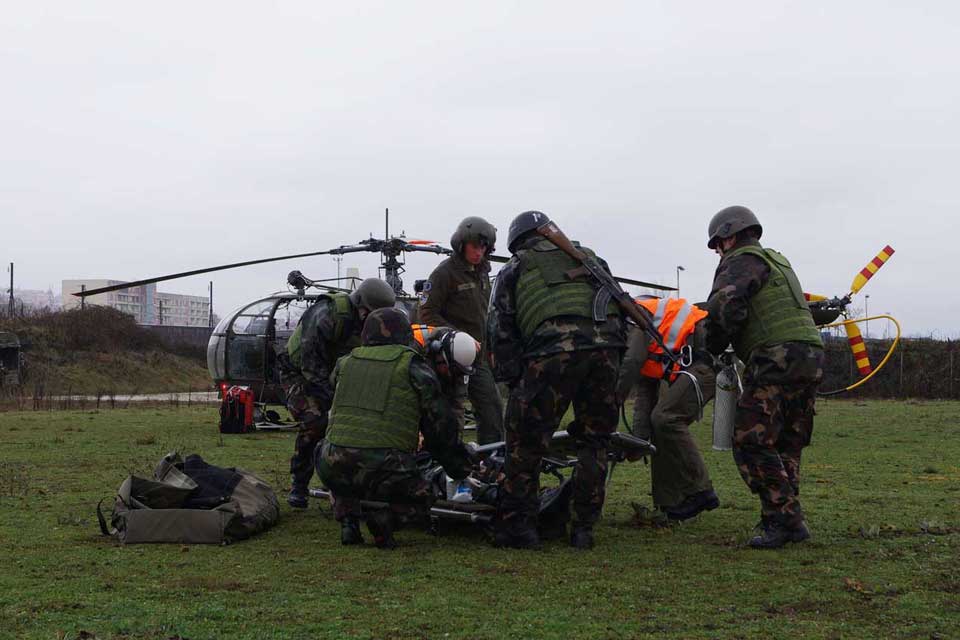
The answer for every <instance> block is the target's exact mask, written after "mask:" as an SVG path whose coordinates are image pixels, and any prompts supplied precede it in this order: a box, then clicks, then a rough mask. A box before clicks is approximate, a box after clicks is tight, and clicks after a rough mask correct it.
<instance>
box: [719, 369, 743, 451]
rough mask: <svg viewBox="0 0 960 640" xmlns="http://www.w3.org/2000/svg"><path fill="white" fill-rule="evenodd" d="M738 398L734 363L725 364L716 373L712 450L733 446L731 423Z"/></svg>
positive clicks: (738, 384)
mask: <svg viewBox="0 0 960 640" xmlns="http://www.w3.org/2000/svg"><path fill="white" fill-rule="evenodd" d="M739 398H740V380H739V378H738V377H737V368H736V365H734V364H729V365H726V366H725V367H723V368H722V369H720V373H718V374H717V395H716V399H715V400H714V402H713V450H714V451H730V450H731V449H732V448H733V424H734V420H735V418H736V415H737V400H738V399H739Z"/></svg>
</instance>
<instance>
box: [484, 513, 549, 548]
mask: <svg viewBox="0 0 960 640" xmlns="http://www.w3.org/2000/svg"><path fill="white" fill-rule="evenodd" d="M492 542H493V546H495V547H497V548H500V549H540V548H541V545H540V535H539V534H538V533H537V527H536V525H535V524H534V523H533V522H531V521H530V519H529V518H524V517H514V518H511V519H509V520H497V522H496V523H495V524H494V530H493V541H492Z"/></svg>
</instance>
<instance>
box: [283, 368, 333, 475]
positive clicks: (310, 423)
mask: <svg viewBox="0 0 960 640" xmlns="http://www.w3.org/2000/svg"><path fill="white" fill-rule="evenodd" d="M287 409H288V410H289V411H290V416H291V417H292V418H293V419H294V420H296V421H297V422H299V423H300V430H299V432H298V433H297V439H296V441H295V442H294V445H293V456H292V457H291V458H290V475H291V476H292V478H293V483H294V484H295V485H300V486H302V487H304V488H305V487H307V486H308V485H309V484H310V478H312V477H313V452H314V449H316V447H317V444H318V443H319V442H320V441H321V440H323V437H324V436H325V435H326V433H327V412H326V411H325V410H324V409H323V407H321V406H320V403H319V402H318V400H317V399H316V398H314V397H313V396H309V395H307V394H306V393H305V392H304V390H303V386H302V385H301V384H299V383H294V384H293V385H291V386H290V389H289V391H287Z"/></svg>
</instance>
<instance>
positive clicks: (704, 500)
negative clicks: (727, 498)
mask: <svg viewBox="0 0 960 640" xmlns="http://www.w3.org/2000/svg"><path fill="white" fill-rule="evenodd" d="M719 506H720V499H719V498H718V497H717V494H716V493H715V492H714V491H713V489H707V490H706V491H698V492H697V493H694V494H692V495H689V496H687V497H686V498H684V499H683V502H681V503H680V504H678V505H676V506H675V507H667V508H665V509H664V512H665V513H666V514H667V517H668V518H670V519H671V520H681V521H682V520H689V519H690V518H693V517H694V516H697V515H699V514H700V513H702V512H704V511H713V510H714V509H716V508H717V507H719Z"/></svg>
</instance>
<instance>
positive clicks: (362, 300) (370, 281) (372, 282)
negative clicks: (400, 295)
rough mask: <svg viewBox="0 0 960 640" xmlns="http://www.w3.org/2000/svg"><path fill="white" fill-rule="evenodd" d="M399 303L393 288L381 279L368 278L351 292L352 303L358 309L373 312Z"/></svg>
mask: <svg viewBox="0 0 960 640" xmlns="http://www.w3.org/2000/svg"><path fill="white" fill-rule="evenodd" d="M396 301H397V294H396V293H394V292H393V288H392V287H391V286H390V285H388V284H387V283H386V282H384V281H383V280H381V279H380V278H367V279H366V280H364V281H363V282H361V283H360V286H359V287H357V288H356V290H355V291H351V292H350V302H352V303H353V306H355V307H357V308H363V309H367V310H368V311H373V310H374V309H381V308H383V307H392V306H393V305H394V304H395V303H396Z"/></svg>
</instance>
